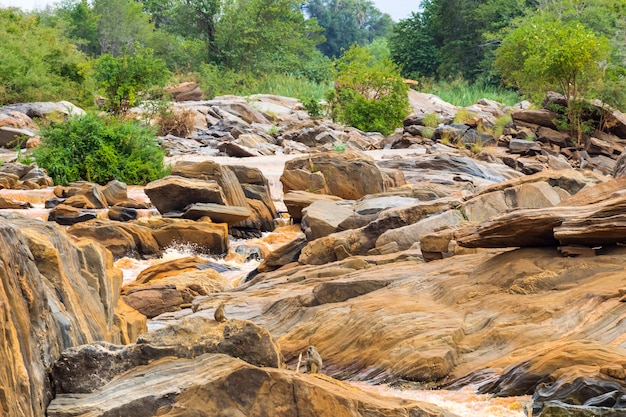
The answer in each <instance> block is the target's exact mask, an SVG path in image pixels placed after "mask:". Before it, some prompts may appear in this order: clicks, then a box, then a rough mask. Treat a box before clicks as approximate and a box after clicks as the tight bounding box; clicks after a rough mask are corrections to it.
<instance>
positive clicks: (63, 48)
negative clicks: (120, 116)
mask: <svg viewBox="0 0 626 417" xmlns="http://www.w3.org/2000/svg"><path fill="white" fill-rule="evenodd" d="M0 39H2V42H0V104H5V103H17V102H29V101H58V100H73V101H75V102H76V103H78V104H85V103H91V102H92V100H91V96H90V95H89V88H88V78H89V77H88V75H89V65H88V63H87V59H86V57H85V55H84V54H82V53H81V52H80V51H78V50H76V48H75V47H74V45H73V44H72V43H71V42H70V41H69V40H68V39H67V38H66V37H65V36H64V35H63V33H62V32H61V30H60V29H59V28H52V27H45V26H43V25H42V24H41V22H40V20H39V19H37V18H36V16H34V15H32V14H30V15H27V14H24V13H23V12H22V11H20V10H18V9H0Z"/></svg>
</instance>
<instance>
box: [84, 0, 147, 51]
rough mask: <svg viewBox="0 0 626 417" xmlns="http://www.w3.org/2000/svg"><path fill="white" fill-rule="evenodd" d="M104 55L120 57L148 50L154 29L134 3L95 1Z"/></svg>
mask: <svg viewBox="0 0 626 417" xmlns="http://www.w3.org/2000/svg"><path fill="white" fill-rule="evenodd" d="M93 12H94V13H95V14H96V15H97V16H99V17H100V19H99V21H98V43H99V44H100V48H101V49H100V53H102V54H111V55H113V56H119V55H121V54H126V53H129V52H130V53H133V52H135V48H136V47H145V46H146V45H147V42H148V39H149V37H150V36H151V34H152V33H153V30H154V27H153V25H152V24H151V23H150V21H149V18H148V16H147V15H146V14H144V13H143V10H142V6H141V3H138V2H136V1H134V0H94V2H93Z"/></svg>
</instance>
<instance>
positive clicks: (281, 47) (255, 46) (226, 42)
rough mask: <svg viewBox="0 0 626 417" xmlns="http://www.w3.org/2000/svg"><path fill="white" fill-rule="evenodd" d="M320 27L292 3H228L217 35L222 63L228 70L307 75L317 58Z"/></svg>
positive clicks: (290, 0)
mask: <svg viewBox="0 0 626 417" xmlns="http://www.w3.org/2000/svg"><path fill="white" fill-rule="evenodd" d="M319 31H320V29H319V26H317V24H316V23H315V21H312V20H307V19H305V18H304V16H303V15H302V12H301V11H300V8H299V3H298V2H296V1H293V0H227V1H226V2H225V3H224V5H223V14H222V16H221V18H220V20H219V23H218V26H217V32H216V43H217V46H218V49H219V53H220V58H221V59H220V62H221V63H222V65H223V66H224V67H225V68H227V69H233V70H235V71H250V72H253V73H255V74H261V73H264V72H292V73H293V72H295V73H298V72H299V71H303V72H306V68H305V67H306V65H307V63H309V62H311V61H312V60H315V59H316V56H317V54H316V50H315V46H316V44H317V43H318V42H319V41H320V37H319V35H318V34H319Z"/></svg>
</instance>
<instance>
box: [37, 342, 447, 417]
mask: <svg viewBox="0 0 626 417" xmlns="http://www.w3.org/2000/svg"><path fill="white" fill-rule="evenodd" d="M303 410H305V411H304V413H305V414H306V415H309V416H330V415H332V416H336V417H365V416H383V415H384V416H392V417H395V416H397V417H400V416H407V415H415V416H418V415H419V416H422V417H454V416H455V414H454V413H452V412H449V411H446V410H444V409H443V408H440V407H437V406H434V405H431V404H426V403H420V402H416V401H407V400H402V399H397V398H388V397H381V396H378V395H376V394H372V393H371V392H365V391H362V390H360V389H358V388H355V387H353V386H351V385H347V384H345V383H342V382H340V381H335V380H329V379H325V378H316V377H311V376H308V375H302V374H297V373H294V372H293V371H287V370H280V369H275V368H259V367H255V366H253V365H250V364H248V363H246V362H244V361H242V360H240V359H236V358H233V357H230V356H227V355H220V354H207V355H202V356H199V357H197V358H194V359H176V358H171V357H170V358H163V359H159V360H156V361H154V362H153V363H152V364H150V365H148V366H145V367H138V368H136V369H134V370H131V371H129V372H128V373H126V374H124V375H123V376H122V377H121V378H119V379H116V380H114V381H112V382H111V383H110V384H109V385H107V386H105V387H103V389H102V390H101V391H98V392H95V393H93V394H88V395H76V394H60V395H58V396H57V397H56V398H55V400H54V401H53V402H52V403H51V404H50V407H49V408H48V414H47V416H48V417H70V416H76V415H78V414H82V415H125V416H130V415H132V416H135V417H152V416H155V415H160V416H170V417H174V416H181V415H187V416H192V415H193V416H197V417H211V416H255V415H273V416H296V415H304V414H303Z"/></svg>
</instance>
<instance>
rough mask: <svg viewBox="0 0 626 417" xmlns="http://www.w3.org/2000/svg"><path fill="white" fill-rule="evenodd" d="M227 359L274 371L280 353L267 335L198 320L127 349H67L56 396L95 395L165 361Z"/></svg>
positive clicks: (58, 366)
mask: <svg viewBox="0 0 626 417" xmlns="http://www.w3.org/2000/svg"><path fill="white" fill-rule="evenodd" d="M207 353H221V354H227V355H231V356H233V357H236V358H239V359H241V360H243V361H246V362H248V363H250V364H252V365H256V366H268V367H274V368H278V367H280V364H281V356H280V349H279V348H278V346H277V345H276V343H275V342H274V340H273V339H272V336H271V335H270V334H269V332H268V331H267V330H265V329H263V328H262V327H260V326H257V325H256V324H254V323H252V322H250V321H242V320H228V321H227V322H225V323H217V322H216V321H215V320H213V319H207V318H202V317H195V318H188V319H184V320H182V321H181V322H180V323H176V324H171V325H168V326H165V327H163V328H160V329H157V330H153V331H151V332H149V333H145V334H143V335H142V336H140V337H139V338H138V339H137V342H136V343H134V344H130V345H127V346H119V345H113V344H108V343H95V344H90V345H82V346H78V347H75V348H71V349H67V350H66V351H64V352H63V354H62V356H61V357H60V358H59V360H57V361H56V362H55V363H54V366H53V367H52V372H51V376H52V380H53V381H54V384H55V391H56V393H57V394H62V393H76V394H79V393H91V392H97V391H98V390H99V389H100V388H102V387H103V386H104V385H105V384H107V383H108V382H109V381H111V380H112V379H113V378H114V377H116V376H117V375H119V374H121V373H123V372H126V371H128V370H130V369H132V368H135V367H138V366H140V365H147V364H149V363H150V362H153V361H155V360H158V359H161V358H165V357H176V358H187V359H192V358H196V357H199V356H201V355H204V354H207Z"/></svg>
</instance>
